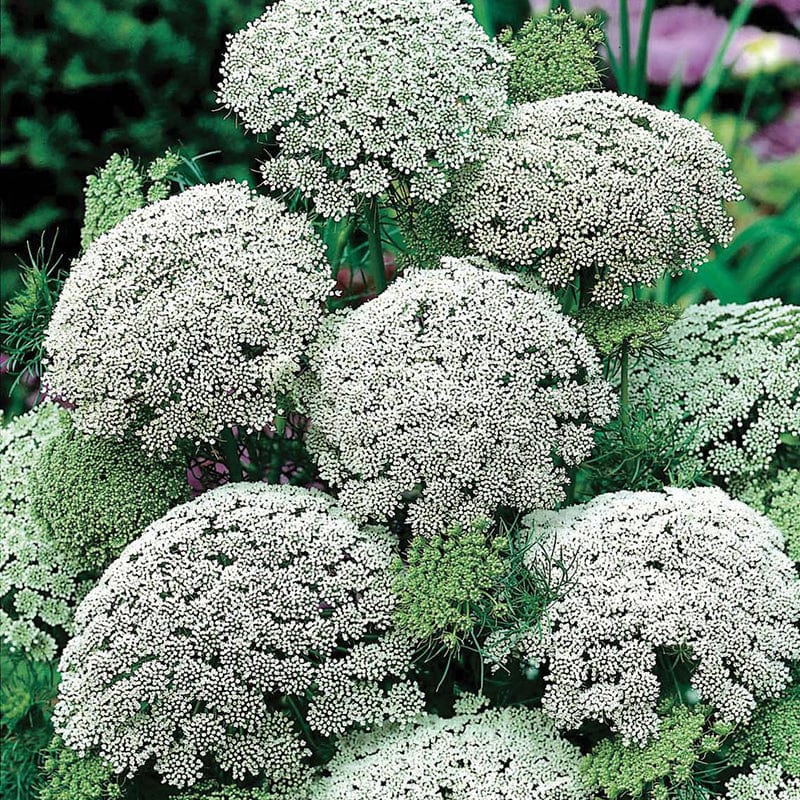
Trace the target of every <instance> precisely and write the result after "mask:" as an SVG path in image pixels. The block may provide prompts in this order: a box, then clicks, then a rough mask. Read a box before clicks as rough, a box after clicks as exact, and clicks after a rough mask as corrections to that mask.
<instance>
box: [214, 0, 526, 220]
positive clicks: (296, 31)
mask: <svg viewBox="0 0 800 800" xmlns="http://www.w3.org/2000/svg"><path fill="white" fill-rule="evenodd" d="M510 60H511V56H510V54H508V53H507V52H506V51H505V50H504V49H503V48H501V47H500V46H499V45H497V44H496V43H494V42H492V41H490V40H489V39H488V37H487V36H486V34H485V33H484V32H483V31H482V30H481V28H480V26H479V25H478V24H477V22H476V21H475V19H474V18H473V16H472V13H471V11H470V9H469V8H467V7H466V6H465V5H463V4H462V3H460V2H457V0H330V1H329V2H327V3H325V4H324V5H321V4H320V3H319V0H280V2H277V3H275V4H274V5H272V6H270V7H269V8H268V9H267V11H266V13H265V14H264V15H263V16H262V17H260V18H259V19H257V20H255V21H254V22H251V23H250V24H249V25H248V26H247V27H246V28H245V29H244V30H242V31H240V32H239V33H237V34H236V35H235V36H233V37H232V38H231V39H230V41H229V42H228V49H227V52H226V54H225V58H224V60H223V63H222V68H221V72H222V83H221V84H220V87H219V93H218V98H219V102H220V103H221V104H222V105H223V106H224V107H225V108H226V109H229V110H231V111H233V112H234V113H235V114H236V115H237V116H238V117H239V118H240V119H241V120H242V122H243V123H244V125H245V127H246V128H248V129H249V130H250V131H252V132H254V133H257V134H260V133H269V132H271V131H276V141H277V144H278V145H279V147H280V152H279V154H278V155H277V157H275V158H272V159H270V160H268V161H267V162H266V163H265V164H264V165H263V175H264V179H265V181H266V183H267V184H268V185H269V186H270V187H272V188H273V189H278V190H280V191H293V190H295V189H299V190H300V191H301V192H302V193H303V194H304V195H305V196H307V197H311V198H313V199H314V202H315V204H316V208H317V211H318V212H319V213H320V214H322V215H324V216H330V217H335V218H339V217H341V216H343V215H345V214H350V213H352V212H353V211H354V210H355V209H356V207H357V205H358V203H359V201H360V200H361V199H362V198H365V197H372V196H375V195H379V194H381V193H383V192H385V191H386V190H387V188H388V187H389V185H390V184H391V182H392V181H394V180H396V179H397V178H398V177H399V176H406V177H407V178H408V180H409V184H410V192H411V195H412V196H414V197H420V198H423V199H425V200H428V201H432V202H436V201H437V200H438V199H439V197H441V196H442V195H443V194H444V192H445V191H446V190H447V188H448V182H447V177H446V172H445V170H446V169H447V168H457V167H460V166H461V165H462V164H464V163H465V161H468V160H470V159H473V158H475V156H476V148H477V144H476V141H477V137H476V134H478V133H480V132H481V131H482V130H483V129H484V128H485V127H486V126H487V125H488V124H489V122H490V121H491V120H492V119H493V118H494V117H496V116H497V115H498V114H499V113H501V112H502V111H503V110H504V109H505V107H506V102H507V100H506V64H507V62H508V61H510Z"/></svg>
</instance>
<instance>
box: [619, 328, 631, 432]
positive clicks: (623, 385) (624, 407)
mask: <svg viewBox="0 0 800 800" xmlns="http://www.w3.org/2000/svg"><path fill="white" fill-rule="evenodd" d="M629 360H630V352H629V348H628V342H627V341H624V342H623V343H622V350H621V351H620V389H619V418H620V420H621V421H622V422H627V421H628V409H629V400H628V372H629V363H628V362H629Z"/></svg>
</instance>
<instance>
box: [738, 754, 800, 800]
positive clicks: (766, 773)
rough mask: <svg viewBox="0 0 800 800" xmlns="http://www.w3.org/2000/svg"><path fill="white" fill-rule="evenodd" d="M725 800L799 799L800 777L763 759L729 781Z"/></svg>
mask: <svg viewBox="0 0 800 800" xmlns="http://www.w3.org/2000/svg"><path fill="white" fill-rule="evenodd" d="M726 788H727V790H728V791H727V793H726V794H725V796H724V800H797V798H798V797H800V778H794V777H792V776H790V775H787V774H786V773H784V772H783V770H782V769H781V765H780V764H778V763H776V762H774V761H762V762H761V763H759V764H756V765H755V766H754V767H753V768H752V769H751V770H750V771H749V772H746V773H744V774H743V775H737V776H736V777H735V778H731V780H730V781H728V785H727V787H726Z"/></svg>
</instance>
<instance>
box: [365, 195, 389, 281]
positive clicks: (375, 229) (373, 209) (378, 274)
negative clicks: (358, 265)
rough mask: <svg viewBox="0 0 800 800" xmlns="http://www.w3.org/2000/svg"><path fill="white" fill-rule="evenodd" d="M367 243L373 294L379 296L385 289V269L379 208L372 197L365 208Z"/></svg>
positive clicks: (375, 199) (376, 201)
mask: <svg viewBox="0 0 800 800" xmlns="http://www.w3.org/2000/svg"><path fill="white" fill-rule="evenodd" d="M367 242H368V244H369V265H370V272H371V273H372V280H373V281H374V282H375V293H376V294H380V293H381V292H382V291H383V290H384V289H385V288H386V268H385V266H384V264H383V243H382V242H381V207H380V204H379V203H378V199H377V198H376V197H373V198H372V199H371V200H370V201H369V205H368V206H367Z"/></svg>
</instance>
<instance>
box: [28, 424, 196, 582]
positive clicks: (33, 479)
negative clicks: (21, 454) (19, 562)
mask: <svg viewBox="0 0 800 800" xmlns="http://www.w3.org/2000/svg"><path fill="white" fill-rule="evenodd" d="M188 499H189V485H188V483H187V481H186V467H185V465H184V464H183V463H182V462H181V461H179V460H176V459H172V460H170V461H158V460H156V459H154V458H151V457H148V456H147V455H146V454H145V453H143V452H142V449H141V447H140V446H139V444H138V443H137V442H135V441H122V442H117V441H114V440H113V439H105V438H102V437H99V436H87V435H84V434H81V433H79V432H78V431H76V430H75V428H74V427H73V425H72V423H71V422H70V421H69V420H65V422H64V423H63V430H62V432H61V433H60V434H59V436H57V437H56V438H54V439H53V440H52V441H51V442H50V443H49V444H48V445H47V447H45V449H44V451H43V452H42V455H41V457H40V459H39V460H38V463H37V464H36V465H35V466H34V468H33V470H32V472H31V476H30V501H31V510H32V512H33V515H34V517H35V519H36V521H37V523H39V525H40V526H41V528H42V530H43V531H44V532H45V533H46V534H47V536H48V538H49V539H50V541H51V542H52V543H53V544H54V545H55V546H56V547H57V548H58V549H59V552H60V553H62V554H63V555H64V556H65V557H68V558H70V559H71V560H72V562H73V563H75V564H76V566H78V567H80V568H81V569H83V570H86V571H88V572H102V570H103V569H104V568H105V567H106V566H107V565H108V564H109V563H110V562H111V561H112V560H113V559H114V558H116V556H118V555H119V554H120V553H121V552H122V550H123V549H124V547H125V546H126V545H127V544H128V543H129V542H131V541H133V540H134V539H135V538H136V537H137V536H138V535H139V534H140V533H141V532H142V531H143V530H144V529H145V527H147V525H149V524H150V523H151V522H153V521H154V520H157V519H159V517H162V516H163V515H164V514H166V512H167V511H169V509H170V508H172V506H174V505H177V504H178V503H180V502H182V501H184V500H188Z"/></svg>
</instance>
